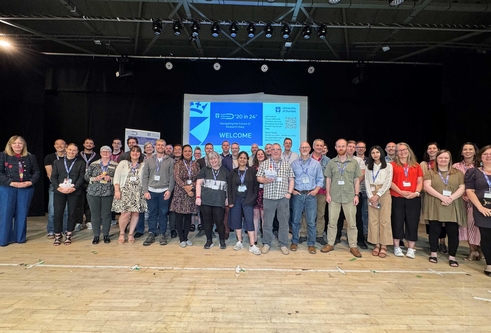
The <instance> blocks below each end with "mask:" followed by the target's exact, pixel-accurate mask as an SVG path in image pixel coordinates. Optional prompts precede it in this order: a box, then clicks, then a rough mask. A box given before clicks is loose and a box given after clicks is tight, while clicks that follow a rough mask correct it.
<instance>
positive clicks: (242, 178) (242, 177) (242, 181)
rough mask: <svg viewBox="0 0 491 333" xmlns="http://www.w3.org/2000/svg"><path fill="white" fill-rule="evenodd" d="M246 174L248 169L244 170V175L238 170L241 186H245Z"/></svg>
mask: <svg viewBox="0 0 491 333" xmlns="http://www.w3.org/2000/svg"><path fill="white" fill-rule="evenodd" d="M246 172H247V167H246V169H245V170H244V173H243V174H240V170H239V169H237V173H238V174H239V178H240V185H244V180H245V175H246Z"/></svg>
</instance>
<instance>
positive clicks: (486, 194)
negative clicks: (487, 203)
mask: <svg viewBox="0 0 491 333" xmlns="http://www.w3.org/2000/svg"><path fill="white" fill-rule="evenodd" d="M484 197H485V198H486V199H491V191H486V192H484Z"/></svg>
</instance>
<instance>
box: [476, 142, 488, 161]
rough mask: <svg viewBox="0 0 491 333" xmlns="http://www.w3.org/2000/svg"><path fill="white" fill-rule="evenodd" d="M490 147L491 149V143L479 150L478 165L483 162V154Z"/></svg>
mask: <svg viewBox="0 0 491 333" xmlns="http://www.w3.org/2000/svg"><path fill="white" fill-rule="evenodd" d="M488 149H491V145H487V146H484V147H482V148H481V149H480V150H479V152H478V153H477V164H478V165H481V163H482V154H484V152H485V151H486V150H488Z"/></svg>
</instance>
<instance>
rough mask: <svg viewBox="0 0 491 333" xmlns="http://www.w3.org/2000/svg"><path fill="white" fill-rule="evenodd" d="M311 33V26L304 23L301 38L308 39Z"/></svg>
mask: <svg viewBox="0 0 491 333" xmlns="http://www.w3.org/2000/svg"><path fill="white" fill-rule="evenodd" d="M311 33H312V28H311V27H310V26H309V25H306V26H305V27H304V28H303V31H302V35H303V38H304V39H309V38H310V34H311Z"/></svg>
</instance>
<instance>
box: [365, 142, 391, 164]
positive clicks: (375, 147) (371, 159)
mask: <svg viewBox="0 0 491 333" xmlns="http://www.w3.org/2000/svg"><path fill="white" fill-rule="evenodd" d="M374 149H377V150H378V151H379V152H380V163H381V166H380V169H385V168H386V167H387V162H386V161H385V152H384V150H383V149H382V147H380V146H373V147H372V148H370V150H369V151H368V156H367V168H368V170H373V164H374V163H375V161H374V160H373V157H372V150H374Z"/></svg>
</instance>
